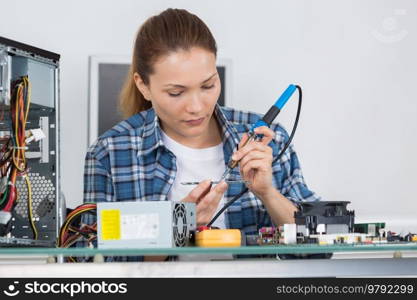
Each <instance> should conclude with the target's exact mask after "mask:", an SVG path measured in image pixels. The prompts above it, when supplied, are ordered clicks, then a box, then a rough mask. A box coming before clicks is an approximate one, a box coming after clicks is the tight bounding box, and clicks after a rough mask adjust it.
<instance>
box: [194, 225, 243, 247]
mask: <svg viewBox="0 0 417 300" xmlns="http://www.w3.org/2000/svg"><path fill="white" fill-rule="evenodd" d="M241 241H242V235H241V233H240V230H238V229H206V230H203V231H200V232H197V233H196V235H195V244H196V246H198V247H240V245H241Z"/></svg>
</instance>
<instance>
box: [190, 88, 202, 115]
mask: <svg viewBox="0 0 417 300" xmlns="http://www.w3.org/2000/svg"><path fill="white" fill-rule="evenodd" d="M202 109H203V104H202V101H201V98H200V96H199V95H198V94H197V93H195V94H192V95H190V98H189V99H188V100H187V104H186V110H187V112H189V113H193V114H195V113H199V112H200V111H201V110H202Z"/></svg>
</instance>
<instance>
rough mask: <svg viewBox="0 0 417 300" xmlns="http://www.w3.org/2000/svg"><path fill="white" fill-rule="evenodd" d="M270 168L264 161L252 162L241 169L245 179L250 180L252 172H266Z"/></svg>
mask: <svg viewBox="0 0 417 300" xmlns="http://www.w3.org/2000/svg"><path fill="white" fill-rule="evenodd" d="M269 167H270V166H269V165H268V163H266V162H265V161H264V160H263V159H257V160H251V161H250V162H248V163H247V164H246V165H245V166H244V167H243V168H242V169H241V172H242V174H243V177H244V178H248V174H249V171H250V170H257V171H266V170H268V168H269Z"/></svg>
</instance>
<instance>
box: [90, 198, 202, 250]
mask: <svg viewBox="0 0 417 300" xmlns="http://www.w3.org/2000/svg"><path fill="white" fill-rule="evenodd" d="M97 225H98V229H97V234H98V244H97V247H98V248H102V249H109V248H112V249H120V248H123V249H125V248H171V247H183V246H187V245H188V244H189V241H190V239H191V237H192V235H193V234H194V232H195V230H196V212H195V204H194V203H182V202H171V201H148V202H145V201H139V202H136V201H133V202H130V201H129V202H99V203H97Z"/></svg>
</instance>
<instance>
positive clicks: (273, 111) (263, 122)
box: [207, 84, 303, 227]
mask: <svg viewBox="0 0 417 300" xmlns="http://www.w3.org/2000/svg"><path fill="white" fill-rule="evenodd" d="M295 90H298V108H297V115H296V117H295V121H294V126H293V128H292V131H291V134H290V136H289V138H288V141H287V142H286V143H285V145H284V147H283V148H282V150H281V152H280V153H279V154H278V155H277V156H276V157H275V158H274V160H273V162H272V164H274V163H275V162H276V161H278V160H279V159H280V158H281V156H282V155H283V154H284V153H285V151H286V150H287V148H288V146H289V145H290V144H291V141H292V139H293V137H294V135H295V131H296V130H297V125H298V120H299V118H300V113H301V104H302V100H303V93H302V90H301V87H300V86H298V85H293V84H290V85H289V86H288V88H287V89H286V90H285V91H284V93H282V95H281V96H280V97H279V98H278V100H277V101H276V102H275V104H274V105H273V106H272V107H271V108H270V109H269V110H268V112H267V113H266V114H265V116H264V117H263V118H262V119H260V120H259V121H257V122H256V123H255V124H253V125H252V127H251V129H250V131H249V139H248V140H247V141H246V143H245V145H246V144H247V143H249V140H250V139H251V138H252V140H253V139H254V138H259V137H260V135H257V134H255V132H254V130H255V128H257V127H260V126H268V127H269V125H271V123H272V122H273V120H274V119H275V118H276V116H277V115H278V114H279V112H280V111H281V109H282V108H283V107H284V105H285V103H287V101H288V100H289V98H290V97H291V96H292V94H293V93H294V92H295ZM242 147H243V146H242ZM238 163H239V161H237V162H236V161H234V160H232V161H230V162H229V163H228V165H227V168H226V171H225V172H224V174H223V176H222V180H224V179H225V178H226V177H227V176H228V175H229V174H230V172H231V170H232V169H233V168H234V167H236V166H237V164H238ZM247 191H248V188H247V187H246V188H244V189H243V190H242V191H241V192H240V193H239V194H237V195H236V196H234V197H233V199H232V200H230V201H228V202H227V203H226V204H225V205H224V206H223V207H222V208H221V209H220V210H219V211H218V212H217V214H216V215H215V216H214V217H213V218H212V219H211V221H210V222H209V223H208V224H207V226H208V227H210V226H211V225H212V224H213V223H214V221H216V219H217V218H218V217H219V216H220V215H221V214H222V213H223V212H224V211H225V210H226V209H227V208H228V207H229V206H230V205H232V204H233V203H234V202H235V201H236V200H237V199H239V198H240V197H242V196H243V194H245V193H246V192H247Z"/></svg>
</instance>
